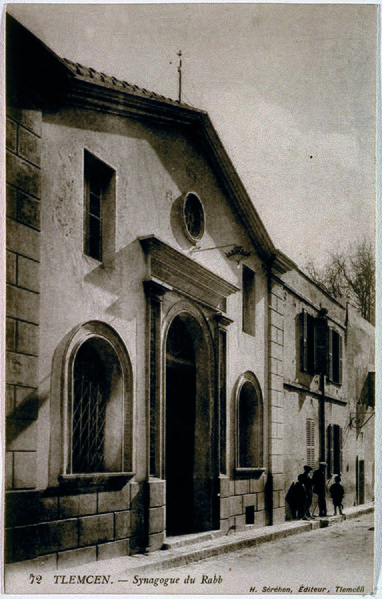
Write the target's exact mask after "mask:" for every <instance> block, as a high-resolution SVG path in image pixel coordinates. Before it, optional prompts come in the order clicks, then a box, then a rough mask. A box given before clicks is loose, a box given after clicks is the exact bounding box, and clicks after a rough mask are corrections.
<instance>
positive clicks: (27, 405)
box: [6, 376, 50, 450]
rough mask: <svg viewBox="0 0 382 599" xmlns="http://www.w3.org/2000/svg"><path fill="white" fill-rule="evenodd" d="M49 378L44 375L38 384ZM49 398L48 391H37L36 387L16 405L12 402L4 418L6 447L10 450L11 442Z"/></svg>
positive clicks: (42, 385) (28, 424)
mask: <svg viewBox="0 0 382 599" xmlns="http://www.w3.org/2000/svg"><path fill="white" fill-rule="evenodd" d="M49 380H50V376H47V377H45V378H44V379H43V380H42V381H41V382H40V386H41V387H44V383H46V382H47V381H49ZM48 398H49V393H48V391H46V392H44V393H39V392H38V390H37V389H34V390H32V391H31V392H30V393H28V394H27V395H26V396H25V397H24V398H23V399H22V400H21V401H20V402H18V403H17V405H15V404H13V405H12V408H11V410H10V412H9V413H8V414H7V418H6V443H7V449H11V450H12V444H14V443H15V441H16V440H17V438H18V437H19V436H20V435H21V434H22V433H24V432H25V431H26V430H27V429H28V428H29V427H30V426H31V425H32V424H33V423H34V422H35V421H36V420H37V418H38V412H39V410H40V408H41V407H42V406H43V404H44V403H45V402H46V401H47V399H48Z"/></svg>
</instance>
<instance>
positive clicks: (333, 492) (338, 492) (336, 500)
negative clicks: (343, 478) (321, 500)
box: [329, 483, 345, 505]
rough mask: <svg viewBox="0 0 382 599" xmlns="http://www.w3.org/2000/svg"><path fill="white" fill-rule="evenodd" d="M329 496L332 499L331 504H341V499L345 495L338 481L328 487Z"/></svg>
mask: <svg viewBox="0 0 382 599" xmlns="http://www.w3.org/2000/svg"><path fill="white" fill-rule="evenodd" d="M329 493H330V497H331V498H332V500H333V505H342V500H343V498H344V495H345V490H344V488H343V486H342V485H341V484H340V483H334V484H333V485H332V486H331V487H330V489H329Z"/></svg>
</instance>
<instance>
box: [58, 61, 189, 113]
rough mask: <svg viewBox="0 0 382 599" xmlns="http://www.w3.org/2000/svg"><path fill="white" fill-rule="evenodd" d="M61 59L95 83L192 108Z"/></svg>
mask: <svg viewBox="0 0 382 599" xmlns="http://www.w3.org/2000/svg"><path fill="white" fill-rule="evenodd" d="M63 61H64V63H65V64H66V66H67V67H68V68H69V69H70V70H71V72H72V73H73V74H74V75H76V76H79V77H81V78H84V79H90V80H92V81H94V82H95V83H97V84H101V85H104V86H106V87H111V88H113V89H119V90H121V91H125V92H127V93H129V94H134V95H137V96H141V97H144V98H150V99H154V100H159V101H161V102H170V103H171V104H175V105H176V106H179V105H180V104H181V105H184V106H187V107H188V108H193V106H189V105H187V104H184V103H183V102H182V103H180V102H179V101H178V100H172V99H171V98H166V97H165V96H162V95H160V94H156V93H155V92H152V91H149V90H147V89H145V88H143V87H139V86H138V85H133V84H132V83H128V82H127V81H122V80H121V79H117V78H116V77H112V76H111V75H106V74H105V73H100V72H99V71H96V70H95V69H93V68H91V67H84V66H83V65H82V64H80V63H78V62H73V61H72V60H68V59H67V58H64V59H63Z"/></svg>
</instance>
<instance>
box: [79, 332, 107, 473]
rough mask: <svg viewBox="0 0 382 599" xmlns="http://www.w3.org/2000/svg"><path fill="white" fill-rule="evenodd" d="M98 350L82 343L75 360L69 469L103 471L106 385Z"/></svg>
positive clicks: (87, 471)
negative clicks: (70, 463)
mask: <svg viewBox="0 0 382 599" xmlns="http://www.w3.org/2000/svg"><path fill="white" fill-rule="evenodd" d="M105 386H106V385H105V372H104V368H103V363H102V360H101V359H100V357H99V355H98V352H97V351H96V350H95V349H94V348H92V347H91V346H89V344H88V343H84V344H83V345H82V346H81V348H80V349H79V351H78V353H77V356H76V359H75V361H74V397H73V425H72V472H73V473H91V472H104V470H105V467H104V444H105V418H106V399H107V389H106V388H105Z"/></svg>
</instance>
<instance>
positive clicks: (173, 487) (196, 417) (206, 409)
mask: <svg viewBox="0 0 382 599" xmlns="http://www.w3.org/2000/svg"><path fill="white" fill-rule="evenodd" d="M209 362H210V357H209V352H208V348H207V343H206V339H205V336H204V333H203V331H202V329H201V326H200V324H199V323H198V321H197V320H196V318H195V317H194V316H192V315H190V314H188V313H182V314H180V315H178V316H176V317H175V318H174V319H173V321H172V322H171V325H170V328H169V330H168V334H167V341H166V533H167V535H181V534H189V533H192V532H200V531H204V530H210V529H211V528H212V527H213V515H212V497H213V465H212V455H213V451H212V446H213V434H212V428H213V427H212V405H211V392H210V363H209Z"/></svg>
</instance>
